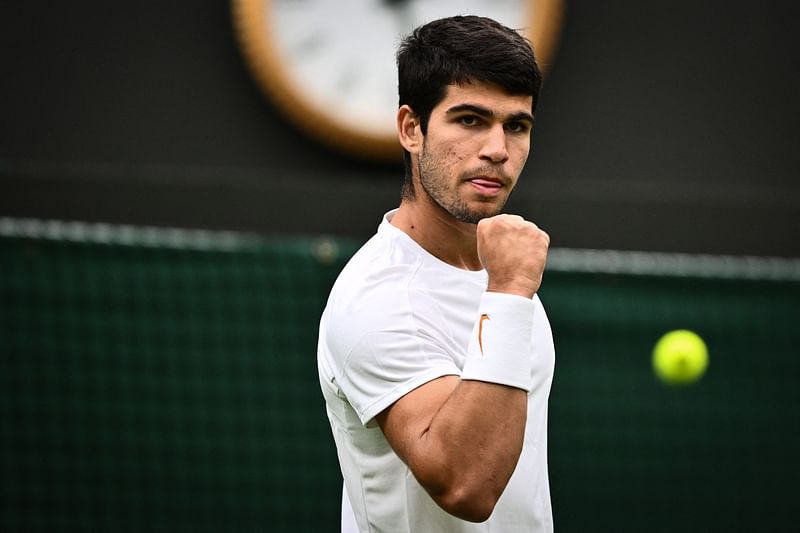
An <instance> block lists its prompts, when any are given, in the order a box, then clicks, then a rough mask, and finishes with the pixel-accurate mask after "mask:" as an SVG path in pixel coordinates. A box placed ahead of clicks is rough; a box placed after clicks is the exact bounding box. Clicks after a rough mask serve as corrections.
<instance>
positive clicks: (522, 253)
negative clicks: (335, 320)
mask: <svg viewBox="0 0 800 533" xmlns="http://www.w3.org/2000/svg"><path fill="white" fill-rule="evenodd" d="M548 244H549V238H548V237H547V235H546V234H545V233H544V232H542V231H541V230H539V229H538V228H536V226H535V225H533V224H531V223H529V222H525V221H524V220H522V219H521V218H520V217H514V216H509V215H501V216H499V217H493V218H492V219H487V220H485V221H481V223H480V224H479V225H478V251H479V255H480V257H481V262H482V263H483V264H484V266H485V267H486V270H487V272H488V273H489V286H488V289H489V290H490V291H492V292H502V293H507V294H516V295H518V296H523V297H526V298H530V297H532V296H533V294H534V293H535V292H536V290H538V288H539V285H540V283H541V276H542V271H543V269H544V261H545V258H546V253H547V246H548ZM518 355H519V356H521V357H526V356H528V357H529V354H518ZM526 417H527V392H526V391H525V390H523V389H522V388H517V387H514V386H508V385H505V384H499V383H494V382H491V381H483V380H479V379H477V378H472V379H461V378H460V377H458V376H445V377H442V378H439V379H436V380H433V381H431V382H428V383H426V384H425V385H423V386H421V387H419V388H417V389H415V390H413V391H411V392H410V393H408V394H406V395H405V396H403V397H402V398H400V399H399V400H398V401H397V402H395V403H394V404H393V405H391V406H390V407H389V408H387V409H386V410H384V411H383V412H382V413H380V414H379V415H378V416H377V421H378V424H379V425H380V427H381V429H382V430H383V432H384V434H385V436H386V439H387V440H388V441H389V443H390V444H391V446H392V448H393V449H394V450H395V452H396V453H397V454H398V456H399V457H400V458H401V459H402V460H403V461H404V462H405V463H406V464H407V465H408V466H409V468H410V469H411V471H412V472H413V474H414V477H415V478H416V479H417V481H419V483H420V484H421V485H422V486H423V487H425V489H426V490H427V491H428V493H429V494H430V495H431V497H432V498H433V499H434V501H436V503H437V504H438V505H439V506H440V507H442V508H443V509H444V510H445V511H447V512H449V513H450V514H453V515H455V516H457V517H459V518H462V519H464V520H470V521H474V522H480V521H484V520H486V519H487V518H488V517H489V516H490V515H491V513H492V510H493V509H494V506H495V504H496V503H497V500H498V498H499V497H500V495H501V494H502V492H503V490H504V489H505V487H506V485H507V483H508V480H509V479H510V478H511V475H512V474H513V472H514V469H515V467H516V464H517V461H518V460H519V456H520V453H521V452H522V443H523V439H524V433H525V422H526Z"/></svg>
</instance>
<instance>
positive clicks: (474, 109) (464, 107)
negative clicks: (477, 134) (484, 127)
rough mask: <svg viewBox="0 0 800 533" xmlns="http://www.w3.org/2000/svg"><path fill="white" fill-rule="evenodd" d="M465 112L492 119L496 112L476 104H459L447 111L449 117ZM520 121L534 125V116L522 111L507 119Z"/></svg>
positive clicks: (508, 120)
mask: <svg viewBox="0 0 800 533" xmlns="http://www.w3.org/2000/svg"><path fill="white" fill-rule="evenodd" d="M465 111H469V112H470V113H475V114H476V115H480V116H482V117H485V118H492V117H494V112H493V111H492V110H491V109H487V108H485V107H483V106H479V105H475V104H458V105H454V106H453V107H451V108H449V109H448V110H447V111H445V113H446V114H448V115H453V114H456V113H463V112H465ZM519 121H526V122H529V123H531V124H533V115H531V114H530V113H526V112H524V111H520V112H519V113H514V114H512V115H509V116H508V117H506V120H505V122H519Z"/></svg>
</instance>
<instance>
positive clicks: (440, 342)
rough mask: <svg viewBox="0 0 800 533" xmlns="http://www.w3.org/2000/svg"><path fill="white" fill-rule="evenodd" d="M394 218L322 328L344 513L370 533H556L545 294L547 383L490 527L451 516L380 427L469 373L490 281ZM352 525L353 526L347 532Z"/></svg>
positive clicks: (360, 258)
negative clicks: (438, 382) (396, 410)
mask: <svg viewBox="0 0 800 533" xmlns="http://www.w3.org/2000/svg"><path fill="white" fill-rule="evenodd" d="M393 214H394V212H389V213H387V215H386V216H385V217H384V220H383V221H382V223H381V225H380V226H379V228H378V233H377V234H376V235H375V236H374V237H373V238H372V239H370V240H369V241H368V242H367V243H366V244H365V245H364V246H363V247H362V248H361V249H360V250H359V251H358V252H356V254H355V255H354V256H353V257H352V258H351V260H350V261H349V262H348V264H347V265H346V266H345V268H344V269H343V270H342V272H341V274H340V275H339V278H338V279H337V280H336V283H335V284H334V286H333V289H332V290H331V294H330V297H329V299H328V304H327V307H326V308H325V311H324V313H323V315H322V319H321V321H320V333H319V346H318V354H317V355H318V365H319V376H320V384H321V386H322V392H323V395H324V397H325V403H326V410H327V413H328V419H329V420H330V424H331V429H332V431H333V436H334V440H335V441H336V448H337V453H338V456H339V464H340V466H341V469H342V475H343V477H344V485H345V488H346V493H345V494H344V498H346V500H345V502H344V505H343V508H344V510H345V513H344V514H345V515H347V514H348V513H349V508H350V507H352V510H353V515H354V518H355V522H356V523H357V524H358V528H359V531H361V532H387V533H402V532H409V533H411V532H414V533H428V532H445V533H449V532H490V531H491V532H492V533H520V532H550V531H552V530H553V519H552V510H551V506H550V488H549V482H548V477H547V401H548V397H549V394H550V386H551V383H552V377H553V367H554V364H555V350H554V347H553V337H552V333H551V330H550V324H549V322H548V320H547V316H546V315H545V313H544V309H543V308H542V304H541V302H540V301H539V298H538V296H534V299H533V301H534V309H535V311H534V313H533V315H532V316H531V320H532V321H533V329H532V331H533V333H532V336H533V339H532V353H531V357H532V358H533V360H534V364H533V372H534V373H538V374H539V375H535V376H534V379H535V381H537V382H538V383H539V385H538V386H536V387H534V388H533V390H532V391H531V392H530V393H529V394H528V416H527V425H526V428H525V441H524V444H523V449H522V453H521V455H520V458H519V462H518V463H517V467H516V470H515V471H514V474H513V475H512V476H511V479H510V481H509V483H508V485H507V486H506V489H505V491H504V492H503V494H502V495H501V497H500V499H499V501H498V502H497V505H496V506H495V509H494V512H493V513H492V515H491V516H490V517H489V519H488V520H487V521H486V522H483V523H479V524H476V523H472V522H467V521H464V520H461V519H459V518H456V517H454V516H452V515H450V514H448V513H447V512H445V511H444V510H442V509H441V508H440V507H439V506H438V505H437V504H436V503H435V502H434V501H433V499H432V498H431V497H430V496H429V495H428V493H427V492H426V491H425V489H424V488H423V487H422V486H421V485H420V484H419V483H418V482H417V481H416V479H415V478H414V476H413V474H412V473H411V471H410V469H409V468H408V467H407V466H406V465H405V463H403V462H402V461H401V460H400V458H399V457H398V456H397V455H396V454H395V453H394V451H393V450H392V449H391V447H390V446H389V443H388V442H387V441H386V438H385V437H384V435H383V432H382V431H381V430H380V428H379V427H378V426H377V423H376V422H375V420H374V417H375V415H377V414H379V413H380V412H381V411H383V410H384V409H386V408H387V407H389V406H390V405H392V404H393V403H394V402H395V401H397V400H398V399H400V398H401V397H402V396H404V395H405V394H406V393H408V392H410V391H412V390H413V389H415V388H417V387H419V386H420V385H422V384H424V383H427V382H428V381H431V380H433V379H435V378H438V377H441V376H445V375H460V374H461V369H462V367H463V366H464V362H465V358H466V353H467V347H468V345H469V340H470V338H471V333H472V331H473V328H474V326H475V324H476V322H477V321H478V319H479V316H478V305H479V302H480V301H481V297H482V295H483V293H484V292H485V290H486V282H487V275H486V272H485V271H468V270H462V269H459V268H456V267H453V266H451V265H448V264H447V263H444V262H442V261H441V260H439V259H437V258H436V257H434V256H433V255H431V254H429V253H428V252H427V251H425V250H424V249H423V248H422V247H420V246H419V245H418V244H417V243H416V242H415V241H414V240H413V239H411V237H409V236H408V235H407V234H406V233H405V232H403V231H402V230H400V229H398V228H396V227H394V226H392V225H391V224H390V223H389V220H391V216H392V215H393ZM347 500H349V501H347ZM352 518H353V517H350V516H344V518H343V526H344V525H346V524H347V523H348V522H352Z"/></svg>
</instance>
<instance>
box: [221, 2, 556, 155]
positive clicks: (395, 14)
mask: <svg viewBox="0 0 800 533" xmlns="http://www.w3.org/2000/svg"><path fill="white" fill-rule="evenodd" d="M232 11H233V23H234V29H235V33H236V35H237V38H238V41H239V46H240V49H241V51H242V54H243V56H244V58H245V63H246V64H247V66H248V67H249V70H250V71H251V73H252V75H253V77H254V79H255V81H256V83H257V84H258V86H259V87H260V88H261V90H262V91H263V92H264V93H265V94H266V96H267V97H268V98H269V99H270V100H271V101H272V102H273V103H274V104H275V106H276V107H277V108H278V109H280V110H281V111H282V112H283V113H284V114H285V115H286V116H287V117H288V119H290V120H291V121H292V122H293V123H294V124H296V125H297V126H298V127H299V128H301V129H302V130H304V131H305V132H306V133H308V134H309V135H310V136H312V137H314V138H316V139H318V140H320V141H322V142H324V143H326V144H328V145H330V146H332V147H334V148H337V149H339V150H342V151H345V152H347V153H349V154H351V155H355V156H358V157H363V158H368V159H373V160H386V161H399V160H400V159H401V156H402V150H401V148H400V144H399V142H398V140H397V132H396V122H395V116H396V112H397V108H398V104H397V98H398V97H397V66H396V62H395V53H396V51H397V47H398V45H399V44H400V40H401V38H402V37H403V36H405V35H407V34H408V33H410V32H411V30H413V29H414V28H416V27H417V26H419V25H421V24H424V23H426V22H429V21H431V20H434V19H437V18H441V17H446V16H451V15H459V14H472V15H483V16H487V17H491V18H493V19H495V20H497V21H499V22H501V23H503V24H505V25H506V26H509V27H511V28H516V29H519V30H520V31H521V32H522V33H523V34H524V35H525V36H526V37H528V39H530V40H531V42H532V43H533V45H534V49H535V51H536V57H537V60H538V62H539V65H540V67H541V69H542V70H543V71H544V72H546V71H547V67H548V66H549V65H550V62H551V61H552V57H553V52H554V47H555V43H556V40H557V36H558V33H559V29H560V23H561V16H562V13H563V5H562V1H561V0H340V1H336V0H232Z"/></svg>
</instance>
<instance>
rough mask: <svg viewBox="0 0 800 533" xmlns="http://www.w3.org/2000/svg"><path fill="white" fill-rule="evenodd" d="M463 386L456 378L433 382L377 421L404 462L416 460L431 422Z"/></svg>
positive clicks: (413, 392) (413, 391) (386, 411)
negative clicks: (457, 389) (458, 388)
mask: <svg viewBox="0 0 800 533" xmlns="http://www.w3.org/2000/svg"><path fill="white" fill-rule="evenodd" d="M460 382H461V378H460V377H459V376H453V375H450V376H442V377H440V378H436V379H434V380H431V381H429V382H427V383H425V384H424V385H421V386H419V387H417V388H416V389H414V390H412V391H411V392H409V393H407V394H406V395H405V396H403V397H401V398H400V399H399V400H397V401H396V402H394V403H393V404H392V405H390V406H389V407H387V408H386V409H384V410H383V411H382V412H381V413H379V414H378V415H377V416H376V417H375V420H376V421H377V422H378V425H379V426H380V428H381V431H383V434H384V436H385V437H386V440H387V441H388V442H389V445H390V446H391V447H392V449H393V450H394V451H395V453H397V455H398V456H399V457H400V459H402V460H403V462H405V463H406V464H409V463H411V462H412V461H413V460H414V456H415V454H416V453H417V450H418V445H419V444H420V442H421V441H422V439H423V437H424V435H425V434H426V432H427V431H428V429H429V428H430V426H431V421H432V420H433V418H434V416H436V413H437V412H438V411H439V409H440V408H441V407H442V406H443V405H444V403H445V402H446V401H447V399H448V398H449V397H450V395H451V394H452V393H453V391H454V390H455V388H456V387H457V386H458V384H459V383H460Z"/></svg>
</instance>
